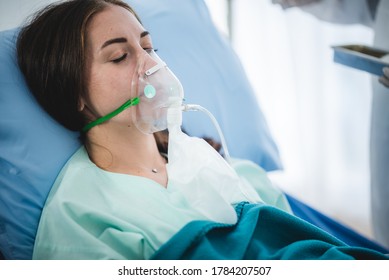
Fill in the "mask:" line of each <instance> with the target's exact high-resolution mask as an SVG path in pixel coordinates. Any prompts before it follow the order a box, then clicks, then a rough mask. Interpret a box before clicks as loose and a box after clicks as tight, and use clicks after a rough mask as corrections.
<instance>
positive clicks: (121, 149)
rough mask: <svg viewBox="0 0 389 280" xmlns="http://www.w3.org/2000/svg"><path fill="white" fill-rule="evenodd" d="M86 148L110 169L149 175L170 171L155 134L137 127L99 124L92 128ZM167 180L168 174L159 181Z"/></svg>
mask: <svg viewBox="0 0 389 280" xmlns="http://www.w3.org/2000/svg"><path fill="white" fill-rule="evenodd" d="M86 148H87V150H88V154H89V157H90V158H91V160H92V161H93V162H94V163H95V164H96V165H97V166H98V167H100V168H102V169H104V170H107V171H111V172H116V173H124V174H131V175H137V176H143V177H149V178H150V176H151V177H155V176H156V173H160V174H162V173H163V172H164V173H166V171H165V165H166V161H165V159H164V158H163V157H162V156H161V155H160V153H159V151H158V147H157V144H156V141H155V138H154V135H153V134H144V133H142V132H140V131H139V130H137V129H136V128H132V127H129V128H118V127H114V126H113V125H99V126H96V127H94V128H93V129H91V130H90V131H89V132H88V136H87V142H86ZM153 169H155V170H156V171H157V172H155V170H154V171H153ZM149 175H150V176H149ZM151 179H153V178H151ZM154 180H155V178H154ZM155 181H157V180H155ZM165 181H167V179H166V178H165V179H164V180H160V181H159V182H158V183H161V182H165ZM163 185H166V182H165V183H164V184H163Z"/></svg>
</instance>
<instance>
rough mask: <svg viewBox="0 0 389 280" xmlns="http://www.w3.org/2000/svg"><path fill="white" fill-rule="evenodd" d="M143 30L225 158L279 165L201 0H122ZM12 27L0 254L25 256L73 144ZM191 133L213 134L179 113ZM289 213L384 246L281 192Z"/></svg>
mask: <svg viewBox="0 0 389 280" xmlns="http://www.w3.org/2000/svg"><path fill="white" fill-rule="evenodd" d="M127 2H128V3H129V4H130V5H132V6H133V7H134V9H135V10H136V11H137V12H138V13H139V15H140V18H141V19H142V21H143V24H144V25H145V27H146V29H147V30H149V31H150V33H151V35H152V38H153V42H154V46H155V47H156V48H157V49H158V52H159V55H160V56H161V57H162V58H163V59H164V60H165V61H166V62H167V64H168V65H169V67H170V68H171V69H172V70H173V72H174V73H175V74H176V75H177V76H178V78H179V79H180V80H181V82H182V84H183V86H184V89H185V96H186V101H187V102H188V103H194V104H200V105H201V106H203V107H205V108H207V109H208V110H209V111H211V112H212V113H213V114H214V116H215V117H216V119H217V120H218V122H219V124H220V126H221V128H222V130H223V132H224V136H225V138H226V141H227V143H228V147H229V152H230V154H231V156H233V157H238V158H246V159H249V160H252V161H254V162H256V163H257V164H259V165H260V166H261V167H263V168H264V169H265V170H267V171H272V170H277V169H281V168H282V163H281V160H280V157H279V154H278V150H277V146H276V144H275V141H274V140H273V137H272V135H271V134H270V131H269V129H268V127H267V123H266V120H265V118H264V116H263V114H262V111H261V108H260V107H259V105H258V102H257V100H256V97H255V94H254V92H253V89H252V88H251V86H250V83H249V81H248V79H247V77H246V75H245V73H244V70H243V68H242V65H241V63H240V61H239V59H238V57H237V56H236V54H235V53H234V51H233V49H232V48H231V45H230V44H229V42H228V40H227V39H226V38H225V37H224V36H223V35H222V34H221V33H219V32H218V30H217V29H216V27H215V26H214V24H213V22H212V20H211V16H210V14H209V11H208V9H207V6H206V4H205V3H204V1H203V0H186V1H182V0H148V1H142V0H129V1H127ZM17 34H18V29H12V30H7V31H3V32H1V33H0V112H1V114H2V117H1V118H0V259H31V256H32V249H33V244H34V240H35V233H36V230H37V226H38V222H39V218H40V213H41V210H42V207H43V205H44V202H45V199H46V197H47V194H48V192H49V191H50V187H51V185H52V184H53V182H54V180H55V178H56V176H57V174H58V172H59V170H60V169H61V167H62V166H63V165H64V163H65V162H66V161H67V159H68V158H69V157H70V156H71V155H72V153H73V152H75V151H76V150H77V148H78V147H79V146H80V143H79V141H78V134H77V133H74V132H70V131H68V130H66V129H64V128H63V127H61V126H60V125H58V124H57V123H56V122H55V121H53V120H52V119H51V118H50V117H49V116H48V115H47V114H46V113H45V112H44V111H42V110H41V109H40V107H39V106H38V105H37V103H36V101H35V100H34V98H33V97H32V95H31V94H30V93H29V91H28V89H27V87H26V85H25V82H24V80H23V77H22V75H21V73H20V72H19V69H18V66H17V64H16V58H15V40H16V36H17ZM183 126H184V128H185V130H186V131H187V132H188V133H189V134H191V135H195V136H199V137H203V136H207V137H212V138H214V139H217V140H218V134H217V132H216V130H215V128H214V127H213V125H212V123H211V122H210V121H209V119H208V118H207V117H206V116H202V115H201V114H199V113H186V114H185V115H184V123H183ZM286 196H287V198H288V201H289V203H290V205H291V208H292V210H293V212H294V214H295V215H296V216H298V217H300V218H302V219H304V220H306V221H308V222H310V223H312V224H314V225H316V226H318V227H320V228H322V229H324V230H326V231H328V232H329V233H331V234H332V235H334V236H335V237H337V238H338V239H340V240H342V241H344V242H345V243H347V244H349V245H355V246H362V247H367V248H372V249H375V250H378V251H381V252H384V253H387V252H388V251H387V250H386V249H385V248H383V247H381V246H380V245H378V244H376V243H375V242H373V241H372V240H369V239H368V238H366V237H364V236H362V235H360V234H358V233H356V232H355V231H353V230H352V229H350V228H348V227H346V226H344V225H342V224H340V223H338V222H337V221H335V220H333V219H331V218H329V217H327V216H326V215H324V214H322V213H320V212H318V211H316V210H315V209H313V208H311V207H309V206H308V205H306V204H304V203H303V202H301V201H299V200H297V199H296V198H294V197H292V196H289V195H288V194H286Z"/></svg>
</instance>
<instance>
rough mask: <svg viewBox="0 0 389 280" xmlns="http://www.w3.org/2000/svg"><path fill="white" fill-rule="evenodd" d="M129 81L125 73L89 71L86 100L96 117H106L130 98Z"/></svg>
mask: <svg viewBox="0 0 389 280" xmlns="http://www.w3.org/2000/svg"><path fill="white" fill-rule="evenodd" d="M131 95H132V94H131V79H130V78H129V75H128V73H126V72H125V71H113V70H111V71H109V70H108V69H107V71H102V70H100V71H91V75H90V79H89V81H88V99H89V102H90V106H91V107H92V108H93V110H94V111H95V112H96V113H97V115H106V114H108V113H110V112H112V111H113V110H115V109H117V108H118V107H119V106H121V105H122V104H123V103H124V102H126V101H127V100H128V99H130V98H131Z"/></svg>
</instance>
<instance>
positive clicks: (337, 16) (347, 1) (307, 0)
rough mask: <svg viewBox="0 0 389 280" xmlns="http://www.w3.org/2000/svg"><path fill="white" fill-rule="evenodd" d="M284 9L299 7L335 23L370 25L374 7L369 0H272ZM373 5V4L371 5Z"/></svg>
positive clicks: (372, 19)
mask: <svg viewBox="0 0 389 280" xmlns="http://www.w3.org/2000/svg"><path fill="white" fill-rule="evenodd" d="M272 2H273V3H275V4H280V5H281V6H282V7H283V8H284V9H286V8H291V7H299V8H300V9H301V10H303V11H304V12H307V13H309V14H312V15H313V16H315V17H316V18H318V19H320V20H323V21H328V22H332V23H337V24H363V25H366V26H369V27H371V26H372V25H373V21H374V16H373V14H374V8H373V7H372V4H371V3H369V2H378V1H374V0H373V1H371V0H272ZM373 6H374V7H375V5H373Z"/></svg>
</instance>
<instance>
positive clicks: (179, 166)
mask: <svg viewBox="0 0 389 280" xmlns="http://www.w3.org/2000/svg"><path fill="white" fill-rule="evenodd" d="M150 58H152V60H153V61H154V63H153V65H152V66H150V67H146V66H147V65H146V62H147V64H149V63H150ZM146 68H147V69H146ZM136 69H137V70H136V72H135V74H134V78H133V80H132V86H131V88H132V94H131V96H135V97H134V98H132V99H129V100H128V101H127V102H126V103H124V104H123V105H122V106H120V107H119V108H118V109H116V110H115V111H113V112H112V113H110V114H108V115H107V116H104V117H102V118H100V119H97V120H96V121H94V122H92V123H90V124H88V125H87V126H86V128H87V129H86V130H88V129H90V128H91V127H93V126H95V125H97V124H99V123H101V122H103V121H106V120H107V119H109V118H111V117H113V116H115V115H117V114H119V113H120V112H122V111H123V110H125V109H127V108H128V107H130V106H135V108H134V109H135V110H133V122H134V123H135V126H136V127H137V128H138V129H139V130H140V131H142V132H143V133H154V132H157V131H162V130H165V129H168V130H169V144H168V164H167V165H166V168H167V173H168V186H167V188H168V191H169V192H170V193H171V194H174V193H175V194H178V195H179V196H181V197H184V199H185V200H186V201H187V204H188V207H191V208H192V209H195V210H196V211H198V212H199V213H201V215H202V216H203V217H204V218H206V219H209V220H212V221H216V222H221V223H235V222H236V221H237V216H236V213H235V210H234V208H233V206H232V205H233V204H234V203H238V202H241V201H249V202H260V201H262V200H261V199H260V197H259V196H258V194H257V193H256V192H255V191H254V189H253V188H252V187H251V185H250V184H248V183H247V182H246V181H245V180H242V179H241V178H240V177H239V176H238V175H237V173H236V172H235V171H234V169H233V168H232V167H231V166H230V164H229V163H228V162H227V161H226V160H225V159H224V158H223V157H222V156H221V155H220V154H219V153H218V152H217V151H216V150H215V149H214V148H213V147H211V146H210V145H209V144H208V143H207V142H206V141H205V140H203V139H200V138H197V137H190V136H188V135H187V134H185V133H183V132H182V131H181V125H182V112H183V111H203V112H206V113H207V115H209V116H210V117H211V119H212V121H213V122H214V124H215V125H216V128H217V130H218V132H219V134H220V138H221V139H222V145H223V150H224V153H225V155H226V156H227V157H228V158H229V155H228V150H227V147H226V144H225V141H224V137H223V134H222V133H221V129H220V128H219V125H218V124H217V121H216V120H215V118H214V117H213V116H212V114H210V113H209V112H208V111H207V110H206V109H204V108H202V107H201V106H199V105H192V104H189V105H184V104H183V100H184V91H183V88H182V85H181V83H180V81H179V80H178V79H177V78H176V76H175V75H174V74H173V73H172V72H171V71H170V70H169V68H168V67H167V66H166V64H165V63H164V62H163V61H162V60H161V59H160V58H159V57H158V56H157V55H156V54H155V52H154V51H150V52H148V53H147V54H146V53H145V56H144V57H141V58H140V59H139V62H138V66H137V68H136ZM134 91H135V94H134ZM101 119H103V120H101ZM84 131H85V128H84ZM156 203H158V202H156Z"/></svg>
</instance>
